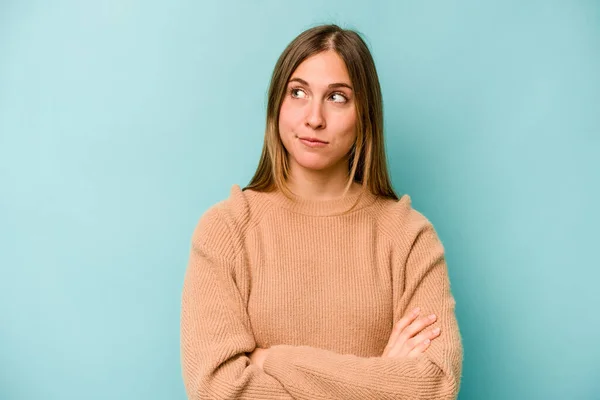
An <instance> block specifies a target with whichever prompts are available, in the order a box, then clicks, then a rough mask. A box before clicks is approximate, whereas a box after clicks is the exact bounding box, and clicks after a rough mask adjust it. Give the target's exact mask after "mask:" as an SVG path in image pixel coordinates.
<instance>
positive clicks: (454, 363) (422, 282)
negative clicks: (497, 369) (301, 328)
mask: <svg viewBox="0 0 600 400" xmlns="http://www.w3.org/2000/svg"><path fill="white" fill-rule="evenodd" d="M415 232H416V233H415V234H413V235H412V237H411V239H412V240H409V239H403V240H404V243H400V244H399V247H402V246H406V248H407V251H402V250H401V251H397V252H395V255H393V257H392V258H393V261H392V262H393V264H394V265H393V266H392V267H393V268H394V270H395V279H396V281H395V282H394V286H395V292H394V302H395V311H394V321H397V320H398V319H399V318H401V317H402V315H403V314H404V313H405V312H406V311H407V310H410V309H412V308H414V307H416V306H420V307H421V309H422V315H427V314H429V313H435V314H436V315H437V316H438V319H437V321H436V323H435V324H434V325H433V326H432V327H431V328H430V329H433V327H435V326H440V327H441V332H442V333H441V335H440V336H439V337H438V338H436V339H434V340H433V341H432V342H431V345H430V346H429V348H428V349H427V350H426V351H425V353H424V354H422V355H420V356H419V357H416V358H394V359H391V358H383V357H358V356H355V355H350V354H337V353H334V352H331V351H328V350H321V349H315V348H310V347H293V346H287V345H278V346H274V347H272V348H271V349H270V351H269V353H268V356H267V359H266V360H265V364H264V370H265V372H267V373H268V374H269V375H271V376H273V377H274V378H276V379H277V380H278V381H279V382H281V383H282V384H283V386H284V387H285V388H286V389H287V390H288V391H289V392H290V393H291V394H292V395H293V396H294V397H295V398H297V399H325V398H327V399H346V400H352V399H356V400H359V399H361V400H364V399H399V398H401V399H454V398H456V397H457V395H458V390H459V385H460V374H461V368H462V345H461V339H460V333H459V329H458V324H457V321H456V318H455V311H454V309H455V301H454V298H453V296H452V294H451V291H450V283H449V277H448V273H447V268H446V262H445V258H444V251H443V247H442V244H441V242H440V241H439V239H438V237H437V235H436V233H435V231H434V229H433V227H432V226H431V224H429V223H428V222H427V221H426V220H425V219H424V218H423V219H421V221H420V222H419V227H418V228H417V230H416V231H415ZM341 329H343V327H341Z"/></svg>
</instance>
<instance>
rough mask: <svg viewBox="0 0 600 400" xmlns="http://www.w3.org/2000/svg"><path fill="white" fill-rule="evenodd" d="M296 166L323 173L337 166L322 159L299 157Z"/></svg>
mask: <svg viewBox="0 0 600 400" xmlns="http://www.w3.org/2000/svg"><path fill="white" fill-rule="evenodd" d="M296 164H298V166H299V167H301V168H304V169H308V170H311V171H322V170H325V169H328V168H330V167H332V166H333V165H335V163H334V162H331V160H328V159H323V158H322V157H298V158H296Z"/></svg>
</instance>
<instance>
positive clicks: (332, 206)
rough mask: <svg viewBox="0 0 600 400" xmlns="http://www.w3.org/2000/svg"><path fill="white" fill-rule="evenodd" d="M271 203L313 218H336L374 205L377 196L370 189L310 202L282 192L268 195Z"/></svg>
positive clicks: (276, 191) (278, 191)
mask: <svg viewBox="0 0 600 400" xmlns="http://www.w3.org/2000/svg"><path fill="white" fill-rule="evenodd" d="M267 195H268V197H269V199H270V201H271V202H272V203H273V204H275V205H277V206H280V207H283V208H285V209H287V210H290V211H292V212H295V213H298V214H304V215H312V216H321V217H323V216H335V215H341V214H348V213H350V212H353V211H356V210H359V209H361V208H364V207H366V206H368V205H370V204H372V203H373V202H374V201H375V199H376V196H375V195H374V194H373V193H371V191H370V190H368V189H363V190H361V191H357V192H355V193H353V194H348V195H346V196H343V197H340V198H337V199H331V200H309V199H305V198H302V197H300V196H298V195H295V194H292V195H291V197H287V196H286V195H285V194H284V193H283V192H282V191H280V190H275V191H273V192H269V193H267Z"/></svg>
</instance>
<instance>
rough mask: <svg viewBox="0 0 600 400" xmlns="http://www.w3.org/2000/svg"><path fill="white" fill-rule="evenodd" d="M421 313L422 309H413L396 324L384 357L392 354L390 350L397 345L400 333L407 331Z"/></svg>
mask: <svg viewBox="0 0 600 400" xmlns="http://www.w3.org/2000/svg"><path fill="white" fill-rule="evenodd" d="M420 312H421V309H420V308H419V307H417V308H415V309H413V310H412V311H411V312H410V313H409V314H407V315H405V316H404V317H402V318H400V320H399V321H398V322H396V324H395V325H394V329H393V330H392V334H391V335H390V338H389V339H388V343H387V345H386V346H385V350H384V351H383V356H386V355H387V354H388V353H389V352H390V350H391V349H392V348H393V347H394V345H395V344H396V342H397V340H398V336H399V335H400V333H402V332H403V331H404V329H406V327H407V326H408V325H410V324H411V323H412V322H413V321H414V320H415V319H416V318H417V316H418V315H419V313H420Z"/></svg>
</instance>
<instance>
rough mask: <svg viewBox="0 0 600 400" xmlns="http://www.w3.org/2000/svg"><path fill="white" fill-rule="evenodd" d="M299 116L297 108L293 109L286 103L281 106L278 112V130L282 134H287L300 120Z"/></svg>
mask: <svg viewBox="0 0 600 400" xmlns="http://www.w3.org/2000/svg"><path fill="white" fill-rule="evenodd" d="M301 117H302V116H301V114H300V112H299V111H298V109H297V108H295V107H293V106H292V105H290V104H289V103H287V102H286V101H284V102H283V104H282V105H281V110H280V111H279V130H280V132H281V133H282V134H289V133H290V130H291V129H293V128H294V127H295V126H296V125H297V124H298V121H299V120H301Z"/></svg>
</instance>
